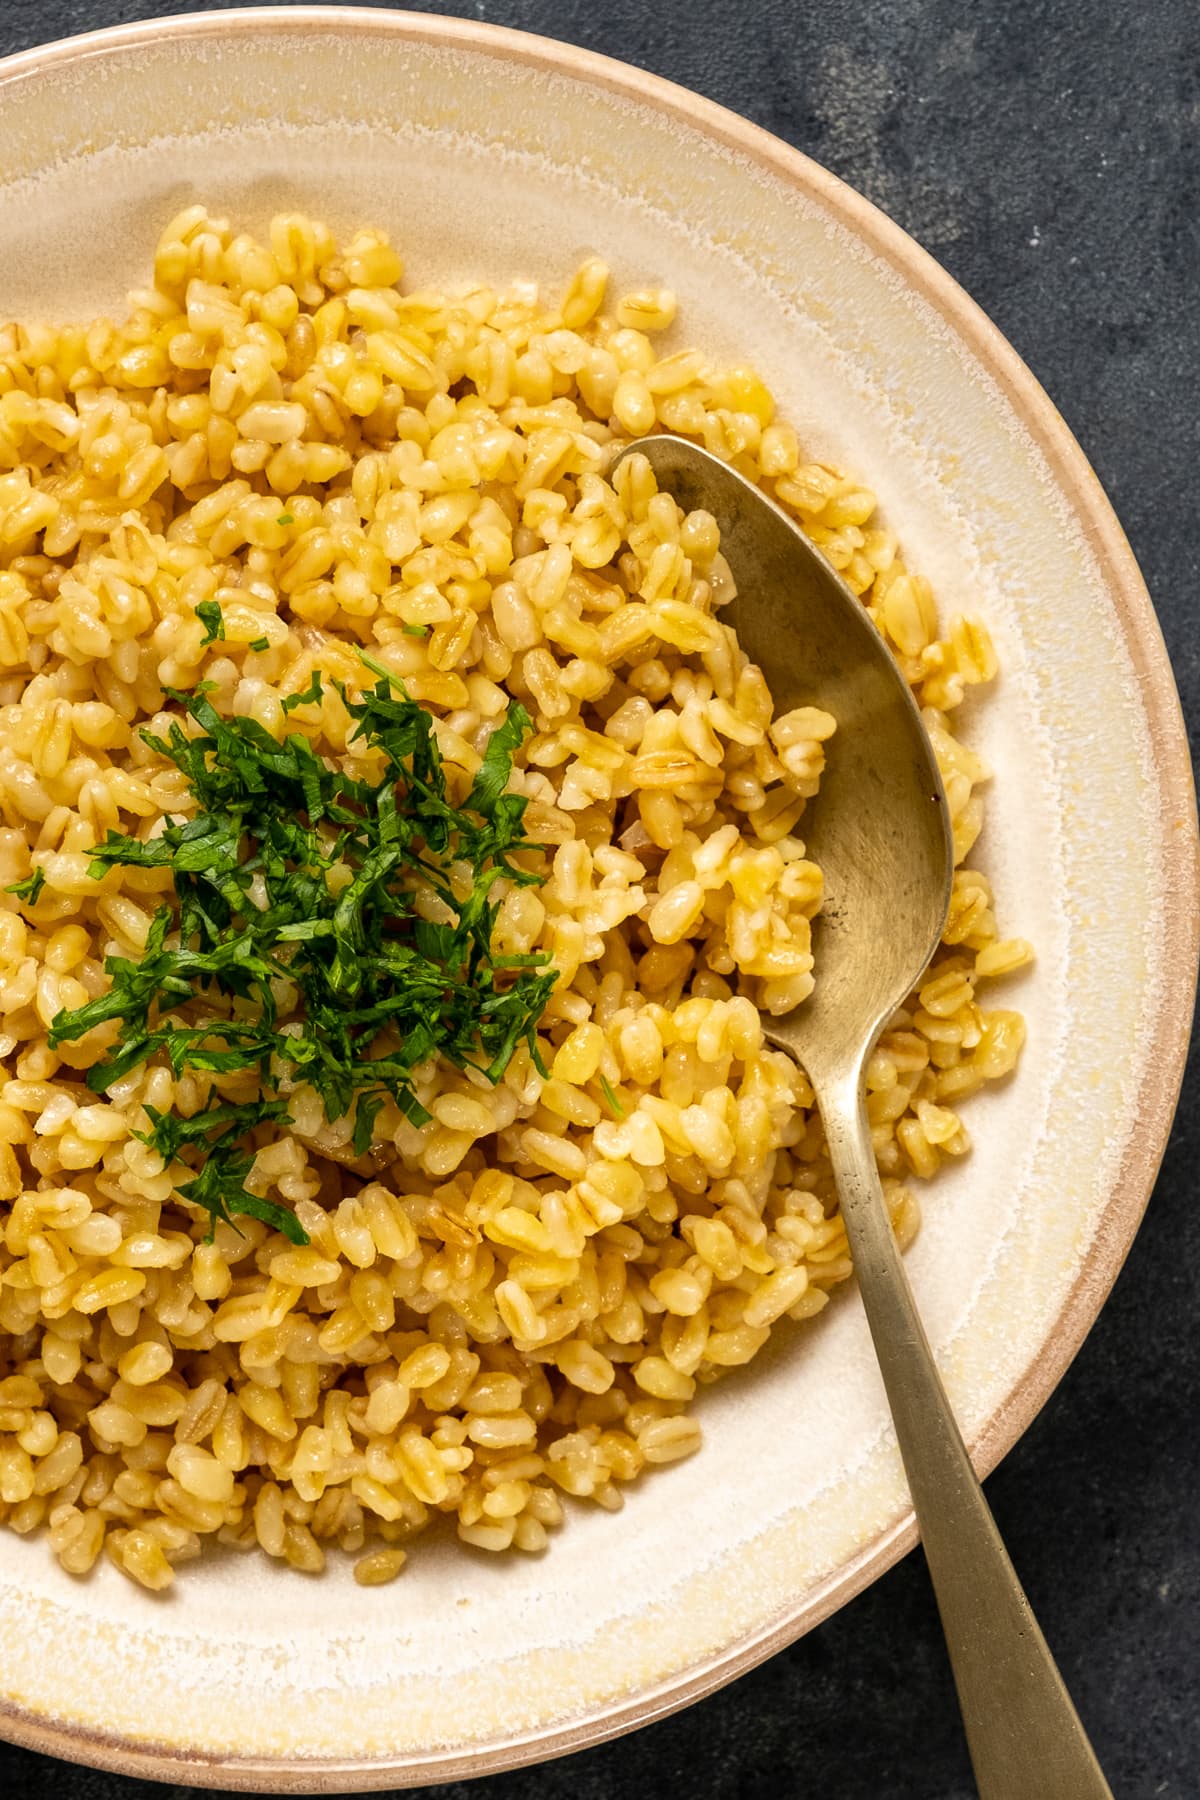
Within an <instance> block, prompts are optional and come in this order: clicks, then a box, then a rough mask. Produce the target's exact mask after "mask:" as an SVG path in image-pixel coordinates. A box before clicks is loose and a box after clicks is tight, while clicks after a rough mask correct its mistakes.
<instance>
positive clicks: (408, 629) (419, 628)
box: [400, 625, 429, 638]
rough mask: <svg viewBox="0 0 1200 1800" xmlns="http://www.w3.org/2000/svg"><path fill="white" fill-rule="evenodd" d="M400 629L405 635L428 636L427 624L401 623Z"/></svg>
mask: <svg viewBox="0 0 1200 1800" xmlns="http://www.w3.org/2000/svg"><path fill="white" fill-rule="evenodd" d="M400 629H401V631H402V632H403V633H404V635H405V637H419V638H423V637H428V636H429V627H428V625H402V626H401V627H400Z"/></svg>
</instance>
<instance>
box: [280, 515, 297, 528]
mask: <svg viewBox="0 0 1200 1800" xmlns="http://www.w3.org/2000/svg"><path fill="white" fill-rule="evenodd" d="M275 523H276V524H277V525H294V524H295V523H296V521H295V519H293V517H292V515H291V513H280V515H279V517H278V518H277V519H276V521H275Z"/></svg>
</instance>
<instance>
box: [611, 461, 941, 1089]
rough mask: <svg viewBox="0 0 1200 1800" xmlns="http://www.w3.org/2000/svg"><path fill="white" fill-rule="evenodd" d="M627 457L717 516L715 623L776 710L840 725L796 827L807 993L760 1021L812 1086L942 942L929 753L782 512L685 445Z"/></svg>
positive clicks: (901, 993) (903, 700) (876, 1024)
mask: <svg viewBox="0 0 1200 1800" xmlns="http://www.w3.org/2000/svg"><path fill="white" fill-rule="evenodd" d="M634 454H638V455H641V456H644V457H645V458H646V460H647V462H649V464H650V466H651V468H652V469H653V470H654V474H655V478H656V479H657V481H658V484H659V486H660V487H663V488H666V489H668V490H669V491H670V492H671V494H672V495H673V496H674V498H675V499H676V500H677V501H678V503H679V505H680V506H681V507H682V508H683V510H684V511H685V512H692V511H694V510H696V509H697V508H703V509H704V510H705V511H707V512H710V513H712V514H713V516H714V518H715V519H716V521H717V524H718V525H719V527H720V530H721V549H722V553H723V554H724V556H725V559H726V561H727V562H728V563H729V566H730V568H731V570H732V571H733V574H734V578H735V581H736V585H737V593H736V596H735V598H734V599H733V600H731V601H730V602H729V604H728V605H727V606H725V607H724V608H723V609H722V611H721V620H722V623H724V624H726V625H732V626H733V628H734V630H735V631H736V632H737V636H738V642H739V643H740V645H741V647H742V649H743V650H744V651H745V653H746V655H747V656H748V657H749V658H750V660H751V661H752V662H755V663H757V664H758V665H759V667H760V668H761V669H762V670H763V672H764V674H765V675H766V677H767V681H768V685H769V686H770V689H771V695H772V698H773V700H774V702H775V707H776V711H777V712H780V713H783V712H790V711H791V710H792V708H793V707H798V706H817V707H820V708H821V709H822V710H823V711H825V712H828V713H831V714H832V715H833V717H834V718H835V719H836V720H837V731H836V733H835V734H834V736H833V737H832V738H831V739H830V741H829V743H828V745H827V746H826V763H825V770H824V773H823V774H822V776H821V792H820V796H819V798H818V800H817V801H816V802H815V803H814V804H813V805H812V806H811V807H809V808H808V809H806V811H805V812H804V814H803V816H802V819H801V822H800V825H799V826H798V830H799V831H800V833H801V834H802V836H803V838H804V842H805V846H806V848H807V851H808V854H809V855H810V856H811V857H812V859H813V861H814V862H815V863H816V864H817V866H818V867H819V868H820V870H821V872H822V874H823V876H824V880H825V897H824V900H823V902H822V907H821V911H820V912H819V913H818V915H817V917H816V919H815V920H814V921H813V947H814V955H815V957H816V964H817V972H818V980H817V986H816V990H815V992H814V993H813V994H812V996H811V998H810V999H808V1000H806V1001H805V1002H804V1003H803V1005H802V1006H799V1007H797V1008H796V1010H795V1011H794V1012H792V1013H788V1014H786V1015H785V1016H784V1017H782V1018H777V1019H772V1020H771V1021H770V1022H769V1024H768V1025H767V1035H768V1037H770V1038H771V1039H772V1041H773V1042H775V1043H777V1044H779V1045H780V1046H781V1047H783V1048H785V1049H788V1050H790V1051H792V1053H793V1054H794V1055H795V1056H797V1057H798V1058H799V1060H800V1061H801V1062H802V1063H803V1064H804V1067H805V1070H806V1072H807V1073H808V1075H809V1077H810V1079H812V1080H814V1081H817V1080H818V1079H819V1077H820V1075H821V1073H822V1072H823V1071H829V1072H833V1071H834V1070H835V1069H836V1068H838V1067H840V1066H841V1065H842V1064H844V1063H845V1061H846V1059H847V1057H849V1056H852V1055H853V1054H854V1053H855V1051H857V1050H861V1049H862V1048H863V1046H864V1045H865V1046H866V1048H867V1050H868V1051H869V1049H870V1047H871V1045H872V1044H873V1043H874V1040H875V1039H876V1037H878V1035H879V1033H880V1031H881V1030H882V1029H883V1027H884V1026H885V1025H886V1023H887V1021H888V1019H889V1018H890V1017H891V1015H892V1014H893V1013H894V1012H895V1010H896V1008H897V1007H898V1006H900V1005H901V1004H902V1003H903V1001H904V1000H905V999H906V997H907V996H908V994H909V993H910V992H911V990H912V987H913V985H914V983H915V982H916V981H917V980H918V978H919V977H920V976H921V974H922V973H923V972H924V970H925V968H926V967H927V966H928V963H929V959H930V957H931V956H932V955H933V953H934V951H935V949H936V948H937V946H938V943H939V942H940V940H941V935H942V930H943V927H944V926H945V923H946V913H947V911H948V908H949V905H950V887H951V882H952V880H953V875H954V851H953V842H952V838H951V833H950V819H949V813H948V811H947V807H946V795H945V791H944V789H943V787H942V778H941V775H940V773H939V771H938V766H937V762H936V760H935V758H934V754H933V746H932V745H931V744H930V741H929V737H928V735H927V733H926V731H925V728H924V726H923V725H922V723H921V715H920V712H919V711H918V708H917V703H916V701H915V700H914V699H913V696H912V692H911V690H910V688H909V686H908V684H907V682H905V681H904V680H903V679H902V677H901V675H900V672H899V670H898V669H897V667H896V664H895V662H894V660H893V658H892V655H891V652H890V651H889V650H888V648H887V645H886V644H885V643H884V641H883V638H882V637H881V636H880V634H879V632H878V631H877V630H876V629H875V626H874V625H873V624H872V622H871V619H870V617H869V616H868V614H867V612H866V610H865V608H864V607H863V606H861V605H860V604H859V602H858V601H857V600H856V599H855V597H854V595H853V594H852V593H851V592H850V589H849V588H848V587H846V585H845V584H844V582H842V580H841V579H840V577H839V576H838V575H837V574H836V572H835V571H834V569H833V568H832V567H831V565H830V564H829V563H828V562H827V561H826V559H825V557H824V556H822V554H821V552H820V551H819V550H818V549H817V547H816V545H815V544H813V543H812V542H810V540H809V539H808V538H806V537H805V536H804V535H803V533H802V532H801V531H800V530H799V529H798V528H797V527H796V526H795V525H794V524H793V523H792V521H791V520H790V519H789V518H788V517H787V515H786V513H784V512H783V511H782V510H781V509H780V508H779V507H778V506H776V505H775V503H774V502H773V501H771V500H768V499H767V497H766V495H765V494H763V493H762V492H761V491H760V490H759V489H758V488H756V487H754V486H753V484H752V483H751V482H749V481H746V480H745V479H744V478H743V477H742V476H741V475H738V474H737V473H736V472H735V471H734V470H733V469H731V468H729V466H728V465H727V464H725V463H722V462H720V461H719V460H718V459H717V457H715V456H713V455H711V454H710V453H709V452H708V451H707V450H702V449H700V447H699V446H698V445H696V444H692V443H689V442H687V440H686V439H683V438H677V437H668V436H661V437H650V438H643V439H641V440H640V441H639V442H637V443H635V444H631V445H630V446H629V448H628V449H627V450H625V451H624V452H623V453H622V458H621V459H618V460H623V458H624V457H625V456H632V455H634Z"/></svg>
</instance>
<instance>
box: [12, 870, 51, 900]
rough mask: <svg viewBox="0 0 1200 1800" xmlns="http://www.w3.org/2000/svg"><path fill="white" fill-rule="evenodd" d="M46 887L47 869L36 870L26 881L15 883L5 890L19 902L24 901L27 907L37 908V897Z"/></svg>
mask: <svg viewBox="0 0 1200 1800" xmlns="http://www.w3.org/2000/svg"><path fill="white" fill-rule="evenodd" d="M45 885H46V871H45V869H41V868H39V869H35V870H34V871H33V874H32V875H27V876H26V877H25V879H24V881H13V882H10V883H9V885H8V886H7V887H6V888H5V890H4V891H5V893H6V894H15V895H16V896H17V899H18V900H24V902H25V904H26V906H36V905H37V897H38V895H39V894H40V893H41V891H42V889H43V888H44V887H45Z"/></svg>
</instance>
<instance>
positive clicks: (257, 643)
mask: <svg viewBox="0 0 1200 1800" xmlns="http://www.w3.org/2000/svg"><path fill="white" fill-rule="evenodd" d="M246 648H247V649H248V650H269V649H270V648H271V640H270V638H265V637H261V638H251V639H250V642H249V643H248V644H247V646H246Z"/></svg>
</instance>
